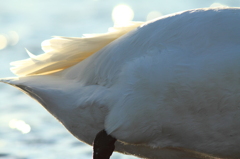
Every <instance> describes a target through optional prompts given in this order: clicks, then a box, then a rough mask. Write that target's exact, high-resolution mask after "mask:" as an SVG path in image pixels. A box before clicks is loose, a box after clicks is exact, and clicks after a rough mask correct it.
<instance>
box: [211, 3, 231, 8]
mask: <svg viewBox="0 0 240 159" xmlns="http://www.w3.org/2000/svg"><path fill="white" fill-rule="evenodd" d="M210 7H211V8H221V7H228V6H227V5H225V4H221V3H213V4H211V5H210Z"/></svg>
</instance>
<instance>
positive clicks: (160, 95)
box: [1, 8, 240, 159]
mask: <svg viewBox="0 0 240 159" xmlns="http://www.w3.org/2000/svg"><path fill="white" fill-rule="evenodd" d="M239 28H240V9H239V8H221V9H220V8H215V9H195V10H189V11H184V12H180V13H176V14H171V15H167V16H164V17H161V18H160V19H157V20H154V21H150V22H147V23H133V24H132V25H130V26H126V27H122V28H115V30H114V31H113V32H110V33H107V34H101V35H93V36H87V37H85V38H64V37H56V38H54V39H52V40H49V41H47V42H45V44H43V50H44V51H45V52H46V53H45V54H42V55H39V56H32V57H31V58H30V59H27V60H23V61H17V62H14V63H13V65H15V68H13V69H12V71H13V72H14V73H16V74H17V75H18V76H19V77H16V78H6V79H2V80H1V81H2V82H5V83H8V84H11V85H13V86H14V87H17V88H19V89H20V90H21V91H23V92H25V93H26V94H28V95H30V96H31V97H32V98H34V99H36V100H37V101H38V102H39V103H41V105H43V106H44V107H45V108H46V109H47V110H48V111H49V112H50V113H51V114H52V115H54V116H55V117H56V118H57V119H58V120H59V121H60V122H61V123H62V124H63V125H64V126H65V127H66V128H67V129H68V130H69V131H70V132H71V133H72V134H73V135H74V136H76V137H77V138H78V139H80V140H82V141H84V142H86V143H87V144H91V143H92V142H93V139H94V137H95V135H96V134H97V132H99V131H100V130H102V129H105V130H106V132H107V133H108V134H110V135H111V136H113V137H115V138H116V139H118V142H117V143H116V151H118V152H122V153H127V154H132V155H136V156H139V157H142V158H158V159H159V158H174V159H175V158H179V159H181V158H215V157H220V158H240V62H239V61H240V29H239ZM82 48H83V49H82Z"/></svg>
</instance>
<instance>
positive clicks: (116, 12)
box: [112, 4, 134, 26]
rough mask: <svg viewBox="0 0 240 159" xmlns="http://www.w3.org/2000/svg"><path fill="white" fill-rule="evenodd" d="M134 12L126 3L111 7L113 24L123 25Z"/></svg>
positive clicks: (131, 17) (129, 19) (131, 18)
mask: <svg viewBox="0 0 240 159" xmlns="http://www.w3.org/2000/svg"><path fill="white" fill-rule="evenodd" d="M133 17H134V12H133V10H132V8H131V7H129V6H128V5H126V4H119V5H117V6H115V7H114V8H113V11H112V19H113V22H114V25H115V26H124V25H126V24H127V23H129V22H130V21H132V20H133Z"/></svg>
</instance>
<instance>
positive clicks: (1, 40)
mask: <svg viewBox="0 0 240 159" xmlns="http://www.w3.org/2000/svg"><path fill="white" fill-rule="evenodd" d="M7 43H8V41H7V38H6V37H5V36H4V35H0V50H2V49H4V48H5V47H6V46H7Z"/></svg>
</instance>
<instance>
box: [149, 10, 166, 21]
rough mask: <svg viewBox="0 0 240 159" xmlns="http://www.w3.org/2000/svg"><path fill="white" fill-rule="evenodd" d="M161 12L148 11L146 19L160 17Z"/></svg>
mask: <svg viewBox="0 0 240 159" xmlns="http://www.w3.org/2000/svg"><path fill="white" fill-rule="evenodd" d="M162 15H163V14H162V13H161V12H158V11H152V12H150V13H148V15H147V18H146V20H147V21H149V20H153V19H155V18H158V17H161V16H162Z"/></svg>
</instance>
